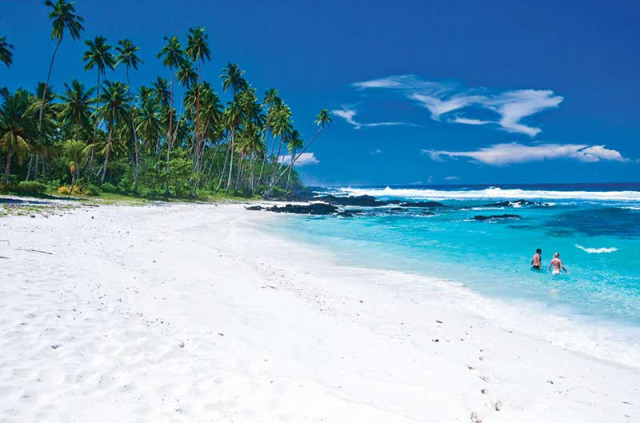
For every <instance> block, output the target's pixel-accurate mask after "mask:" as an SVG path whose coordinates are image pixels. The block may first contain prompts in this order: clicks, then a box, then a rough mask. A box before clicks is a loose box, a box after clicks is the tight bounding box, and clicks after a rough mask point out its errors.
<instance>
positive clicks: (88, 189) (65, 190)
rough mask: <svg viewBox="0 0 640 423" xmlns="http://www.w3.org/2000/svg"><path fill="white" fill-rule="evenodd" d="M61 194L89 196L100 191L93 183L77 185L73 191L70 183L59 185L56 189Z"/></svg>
mask: <svg viewBox="0 0 640 423" xmlns="http://www.w3.org/2000/svg"><path fill="white" fill-rule="evenodd" d="M56 191H57V193H58V194H60V195H87V196H97V195H100V191H99V190H98V188H96V187H95V186H93V185H87V186H80V185H76V186H74V187H73V192H72V191H71V187H70V186H68V185H63V186H61V187H58V189H57V190H56Z"/></svg>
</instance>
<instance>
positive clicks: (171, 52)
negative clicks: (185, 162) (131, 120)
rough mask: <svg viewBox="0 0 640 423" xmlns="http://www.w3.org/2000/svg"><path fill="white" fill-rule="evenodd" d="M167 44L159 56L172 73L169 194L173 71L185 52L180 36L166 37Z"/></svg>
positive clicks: (168, 134)
mask: <svg viewBox="0 0 640 423" xmlns="http://www.w3.org/2000/svg"><path fill="white" fill-rule="evenodd" d="M164 40H165V41H166V44H165V45H164V47H162V50H160V53H158V55H157V57H158V58H162V64H163V65H164V66H168V67H169V71H170V73H171V105H170V106H169V131H168V132H167V163H166V166H167V172H166V173H167V180H166V182H167V186H166V194H167V195H169V176H168V175H169V172H168V170H169V159H170V157H171V146H172V144H173V139H172V137H173V97H174V96H173V73H174V69H175V68H176V67H178V66H180V64H181V63H182V62H183V61H184V53H183V52H182V46H181V45H180V41H179V40H178V37H176V36H172V37H164Z"/></svg>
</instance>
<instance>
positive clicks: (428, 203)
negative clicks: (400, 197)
mask: <svg viewBox="0 0 640 423" xmlns="http://www.w3.org/2000/svg"><path fill="white" fill-rule="evenodd" d="M400 205H401V206H402V207H420V208H427V209H436V208H440V209H444V208H448V206H446V205H444V204H442V203H439V202H437V201H413V202H412V201H405V202H404V203H400Z"/></svg>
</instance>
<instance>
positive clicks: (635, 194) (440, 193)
mask: <svg viewBox="0 0 640 423" xmlns="http://www.w3.org/2000/svg"><path fill="white" fill-rule="evenodd" d="M338 192H339V193H342V194H347V195H372V196H376V197H402V198H413V199H448V200H472V199H485V198H501V199H514V198H517V199H556V200H562V199H573V200H601V201H602V200H604V201H640V191H551V190H525V189H502V188H493V187H492V188H487V189H481V190H464V191H453V190H452V191H444V190H435V189H415V188H391V187H386V188H340V189H339V190H338Z"/></svg>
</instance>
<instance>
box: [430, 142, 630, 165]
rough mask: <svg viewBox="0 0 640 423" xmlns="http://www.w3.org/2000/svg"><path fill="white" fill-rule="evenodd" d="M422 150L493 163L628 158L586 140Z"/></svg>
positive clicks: (438, 155)
mask: <svg viewBox="0 0 640 423" xmlns="http://www.w3.org/2000/svg"><path fill="white" fill-rule="evenodd" d="M422 153H424V154H428V155H429V156H430V157H431V159H432V160H437V161H440V160H443V158H445V157H449V158H458V157H463V158H469V159H472V160H475V161H477V162H480V163H484V164H487V165H492V166H502V165H507V164H512V163H526V162H535V161H542V160H553V159H573V160H578V161H581V162H599V161H603V160H606V161H617V162H626V161H629V159H627V158H625V157H623V156H622V154H621V153H620V152H619V151H617V150H612V149H608V148H606V147H605V146H603V145H585V144H538V145H523V144H518V143H510V144H495V145H492V146H490V147H484V148H480V149H478V150H473V151H445V150H440V151H434V150H422Z"/></svg>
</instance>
